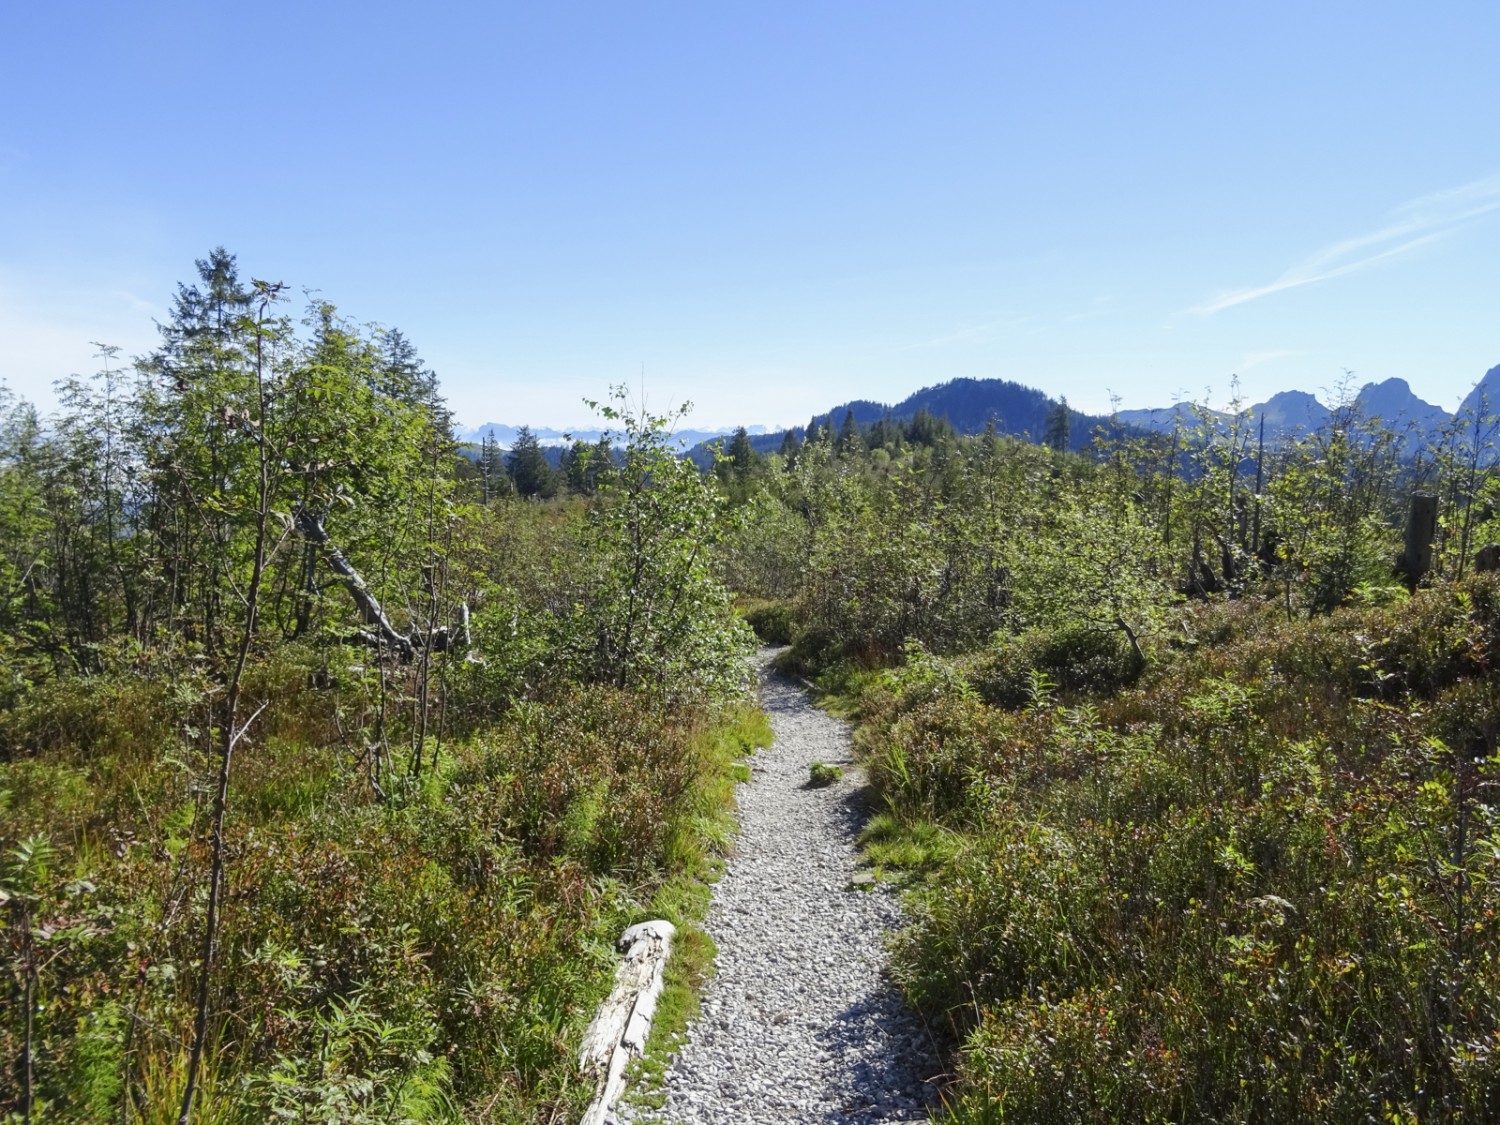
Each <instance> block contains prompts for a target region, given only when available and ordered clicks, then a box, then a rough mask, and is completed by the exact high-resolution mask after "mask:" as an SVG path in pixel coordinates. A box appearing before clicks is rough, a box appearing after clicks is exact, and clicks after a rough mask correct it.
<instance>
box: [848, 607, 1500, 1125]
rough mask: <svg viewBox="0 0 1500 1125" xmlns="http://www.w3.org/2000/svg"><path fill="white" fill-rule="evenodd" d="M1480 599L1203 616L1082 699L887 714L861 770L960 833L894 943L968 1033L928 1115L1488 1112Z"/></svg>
mask: <svg viewBox="0 0 1500 1125" xmlns="http://www.w3.org/2000/svg"><path fill="white" fill-rule="evenodd" d="M1488 598H1489V593H1488V586H1487V585H1486V586H1485V587H1484V588H1483V590H1482V591H1481V589H1480V588H1479V587H1465V588H1460V589H1457V590H1453V589H1448V590H1433V591H1429V592H1422V593H1420V594H1419V595H1418V596H1417V597H1414V598H1412V599H1410V600H1409V601H1402V602H1400V603H1398V604H1394V605H1391V606H1388V607H1385V608H1378V609H1363V610H1355V609H1347V610H1340V611H1336V612H1335V613H1333V614H1332V615H1330V616H1327V617H1320V618H1316V619H1313V620H1310V621H1309V620H1303V621H1296V622H1291V623H1287V622H1285V621H1284V620H1283V621H1282V622H1281V623H1280V624H1277V623H1275V618H1274V617H1266V618H1263V619H1262V618H1254V617H1253V615H1252V618H1247V617H1246V615H1245V613H1244V611H1242V610H1241V609H1240V608H1238V607H1234V606H1225V607H1223V608H1222V611H1217V610H1215V611H1206V613H1207V617H1212V616H1214V614H1215V613H1218V612H1222V613H1223V614H1225V615H1227V616H1228V617H1229V618H1230V619H1231V621H1232V624H1231V626H1230V627H1227V628H1222V629H1221V628H1218V627H1217V626H1215V625H1214V624H1213V622H1212V621H1210V620H1207V618H1202V619H1200V620H1199V621H1198V622H1197V625H1198V626H1200V628H1198V629H1197V631H1198V634H1199V644H1198V646H1197V647H1195V648H1193V649H1191V650H1188V651H1185V652H1182V653H1179V654H1177V655H1176V656H1174V657H1172V658H1171V659H1170V660H1169V661H1167V662H1165V663H1164V664H1163V665H1162V666H1160V667H1158V668H1156V669H1155V670H1153V671H1152V672H1151V673H1150V674H1149V675H1148V676H1147V677H1146V678H1145V679H1144V680H1143V681H1142V686H1141V687H1140V688H1138V689H1137V690H1135V691H1131V692H1125V693H1123V694H1120V695H1118V696H1115V697H1109V698H1103V699H1100V700H1098V701H1097V702H1096V703H1095V704H1094V705H1093V706H1080V707H1075V708H1072V709H1068V708H1062V707H1056V706H1048V707H1043V708H1032V709H1029V710H1027V711H1025V712H1020V713H1010V714H1006V713H1002V712H998V711H993V710H991V709H990V708H988V707H986V706H984V705H983V704H980V703H977V702H975V701H973V700H966V699H965V697H964V696H962V695H961V694H960V695H954V694H951V693H949V694H944V695H941V696H940V697H938V698H936V699H933V700H930V701H928V702H926V703H923V704H921V705H919V706H916V707H914V708H912V709H910V710H908V711H905V712H904V713H901V714H900V715H899V717H898V718H896V719H895V720H894V721H893V722H892V723H890V725H889V728H888V730H887V731H886V732H885V733H884V734H883V735H882V744H883V742H884V741H887V740H888V741H889V743H890V744H891V745H892V746H897V747H900V748H901V752H902V754H903V755H904V763H905V764H904V771H905V772H904V773H903V772H900V771H896V770H893V769H892V766H891V763H890V762H888V761H886V760H884V759H882V758H881V756H880V755H881V753H883V752H884V753H889V751H882V750H880V749H879V748H877V750H876V751H875V754H876V756H875V759H874V764H875V765H876V766H877V767H878V769H879V771H880V772H879V775H878V776H880V777H881V779H882V780H881V784H882V787H883V788H884V789H886V790H888V791H889V792H891V793H896V794H900V795H902V796H903V799H904V800H905V801H906V802H907V803H906V805H905V806H904V807H903V808H902V811H903V812H904V813H906V814H908V815H913V816H926V817H930V816H939V817H946V818H947V819H948V821H949V822H950V823H959V824H967V825H968V826H969V831H968V832H967V834H966V835H965V837H964V839H963V843H962V844H961V846H960V848H959V850H958V851H957V853H956V854H955V855H954V856H953V858H952V859H951V860H950V861H949V862H947V863H946V864H944V865H943V866H942V867H941V868H940V869H939V870H937V871H935V872H934V873H933V874H932V876H931V878H930V881H929V882H928V883H926V884H925V885H923V886H922V887H921V889H919V890H918V891H917V892H916V893H915V898H914V900H913V902H912V918H913V922H912V925H911V927H910V928H909V929H908V930H907V931H906V933H905V934H903V935H902V936H901V937H900V939H899V940H898V944H897V948H896V953H895V962H894V971H895V973H896V975H897V977H898V979H899V980H900V982H901V984H902V985H903V987H904V988H905V989H906V991H907V992H908V994H909V995H910V996H911V997H912V999H913V1000H914V1001H915V1002H916V1003H918V1004H919V1005H920V1006H921V1007H922V1008H923V1010H924V1011H926V1012H927V1013H928V1015H929V1018H932V1019H935V1020H937V1021H939V1022H941V1023H943V1024H946V1025H947V1026H949V1027H950V1028H952V1030H953V1031H954V1033H955V1035H956V1036H957V1037H959V1038H960V1039H961V1040H962V1041H963V1043H964V1046H963V1049H962V1052H961V1058H960V1063H959V1068H958V1069H959V1081H958V1084H957V1086H956V1087H955V1090H954V1095H953V1097H952V1100H951V1101H950V1113H951V1118H952V1120H954V1121H959V1122H967V1121H976V1122H996V1121H1002V1120H1003V1121H1005V1122H1038V1123H1040V1122H1052V1121H1058V1120H1089V1121H1100V1122H1127V1121H1129V1122H1136V1121H1153V1122H1169V1121H1183V1120H1212V1121H1231V1122H1247V1123H1248V1122H1252V1121H1294V1120H1296V1121H1300V1120H1313V1119H1315V1120H1320V1121H1336V1122H1355V1121H1367V1120H1382V1119H1383V1120H1419V1119H1420V1120H1461V1121H1476V1122H1477V1121H1485V1120H1491V1119H1493V1118H1494V1116H1495V1115H1496V1113H1497V1112H1500V1073H1497V1072H1496V1071H1495V1069H1494V1065H1493V1063H1492V1061H1491V1060H1492V1058H1493V1054H1492V1052H1491V1051H1490V1049H1489V1047H1488V1044H1490V1043H1492V1042H1494V1041H1496V1039H1497V1038H1500V969H1497V967H1496V965H1495V963H1494V959H1493V958H1492V957H1490V956H1489V955H1488V953H1487V952H1486V951H1487V950H1490V949H1493V948H1494V947H1495V943H1496V942H1497V941H1500V921H1497V919H1500V865H1497V859H1496V854H1495V852H1494V849H1493V848H1491V847H1489V844H1488V841H1489V840H1490V838H1491V836H1492V835H1493V834H1494V833H1495V831H1496V830H1497V829H1500V820H1497V812H1496V809H1495V807H1494V806H1493V805H1492V803H1491V802H1490V800H1489V798H1488V797H1487V796H1486V794H1487V793H1488V787H1489V786H1490V785H1492V784H1494V783H1495V782H1494V779H1495V778H1496V777H1500V757H1497V756H1496V755H1495V751H1494V747H1495V741H1494V738H1495V734H1496V732H1497V731H1500V720H1497V719H1496V716H1497V715H1500V695H1497V692H1496V671H1495V670H1494V669H1493V667H1492V665H1491V663H1490V657H1489V655H1488V651H1487V650H1486V649H1485V648H1484V647H1483V646H1482V644H1480V643H1478V641H1479V638H1481V637H1483V636H1485V635H1486V634H1487V631H1488V630H1489V629H1490V628H1491V627H1492V618H1490V616H1489V614H1488V611H1487V608H1484V607H1486V606H1487V605H1488V600H1487V599H1488ZM1205 639H1206V640H1205ZM867 737H870V738H873V737H874V735H873V733H872V734H869V735H867ZM955 810H957V812H956V813H955Z"/></svg>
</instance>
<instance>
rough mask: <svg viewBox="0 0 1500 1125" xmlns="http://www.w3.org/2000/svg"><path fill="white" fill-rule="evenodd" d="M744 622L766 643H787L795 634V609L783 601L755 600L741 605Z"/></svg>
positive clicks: (789, 642)
mask: <svg viewBox="0 0 1500 1125" xmlns="http://www.w3.org/2000/svg"><path fill="white" fill-rule="evenodd" d="M740 613H741V616H742V617H743V618H744V621H745V624H746V625H748V626H750V628H751V629H753V630H755V635H756V637H757V638H759V640H760V641H761V642H762V643H764V644H768V645H787V644H791V643H792V639H793V638H794V637H795V636H796V631H797V617H796V612H795V610H794V609H793V608H792V607H791V606H790V605H788V604H787V603H785V602H757V603H751V604H749V605H742V606H741V608H740Z"/></svg>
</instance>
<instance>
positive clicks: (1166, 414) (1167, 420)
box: [1115, 402, 1229, 433]
mask: <svg viewBox="0 0 1500 1125" xmlns="http://www.w3.org/2000/svg"><path fill="white" fill-rule="evenodd" d="M1208 413H1209V415H1210V416H1211V417H1213V418H1214V419H1215V420H1217V421H1220V422H1223V421H1227V420H1228V418H1229V415H1228V414H1225V413H1224V412H1223V411H1221V410H1210V411H1209V412H1208ZM1198 414H1199V408H1197V407H1195V406H1194V405H1193V404H1192V403H1190V402H1179V403H1178V404H1177V405H1176V406H1159V407H1156V408H1155V409H1152V410H1121V411H1118V412H1116V414H1115V419H1116V420H1117V421H1118V422H1119V423H1120V424H1121V425H1123V426H1134V427H1135V428H1136V429H1139V430H1151V431H1152V432H1154V433H1171V432H1172V431H1173V430H1175V429H1177V428H1178V427H1179V426H1183V427H1186V426H1194V425H1197V424H1198Z"/></svg>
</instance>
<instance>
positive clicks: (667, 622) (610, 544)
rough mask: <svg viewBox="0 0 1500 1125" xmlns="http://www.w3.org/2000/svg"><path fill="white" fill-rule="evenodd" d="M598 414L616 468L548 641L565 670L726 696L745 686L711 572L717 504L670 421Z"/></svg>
mask: <svg viewBox="0 0 1500 1125" xmlns="http://www.w3.org/2000/svg"><path fill="white" fill-rule="evenodd" d="M615 401H616V403H617V405H615V406H605V407H603V408H601V409H602V413H603V414H604V416H605V418H606V419H608V420H609V421H610V422H611V423H614V424H618V425H619V426H620V427H621V431H622V432H621V438H622V439H623V446H622V448H621V450H620V457H619V465H618V467H617V468H616V469H615V470H614V471H612V472H611V473H610V474H609V475H608V477H607V478H605V479H604V480H602V481H601V482H600V484H599V487H598V491H597V493H596V495H595V496H594V499H593V501H592V503H591V504H590V505H589V508H588V512H587V516H586V518H585V519H584V521H583V524H582V526H581V528H580V534H579V541H578V547H577V555H576V556H575V565H576V566H577V569H578V572H579V573H578V574H577V576H576V577H575V578H574V579H573V582H572V587H573V591H574V593H573V598H574V600H573V604H572V605H571V606H570V607H569V611H568V615H567V618H566V619H565V620H564V621H563V623H562V625H561V629H562V633H561V635H560V637H559V639H558V642H557V645H558V648H559V649H560V650H562V651H563V652H564V653H565V654H566V656H565V659H566V661H567V665H568V667H569V669H570V671H571V672H572V674H574V675H576V676H577V677H579V678H581V679H584V680H591V681H595V682H600V683H609V684H614V685H615V686H617V687H620V688H629V689H644V690H648V691H652V692H657V693H660V694H662V695H664V696H667V697H669V698H686V697H703V698H720V699H723V698H731V697H734V696H736V695H740V694H742V693H743V692H744V690H745V688H746V684H747V672H746V664H745V660H746V658H747V656H748V648H749V641H750V635H749V630H748V629H747V628H746V627H745V625H744V624H743V623H742V622H741V621H740V620H739V618H738V617H737V616H736V615H735V614H734V612H733V609H732V605H731V597H730V594H729V591H728V590H727V589H726V588H725V587H724V586H723V585H722V584H721V583H720V582H719V581H718V580H717V577H716V576H715V574H714V567H713V548H714V547H715V545H716V544H717V543H718V542H719V540H720V538H721V537H722V535H723V533H724V530H725V527H726V524H727V515H726V512H725V503H724V500H723V498H722V497H721V495H720V494H719V492H718V491H717V489H715V487H714V486H713V484H712V482H711V481H709V480H705V479H704V478H703V477H701V476H700V475H699V474H698V472H697V470H696V469H695V468H694V467H693V465H692V463H691V462H690V461H687V460H685V459H682V458H679V457H677V456H676V455H675V454H674V453H673V452H672V451H671V450H670V449H669V448H668V444H667V443H668V435H669V431H668V427H669V425H670V422H671V420H670V419H668V418H665V417H654V416H651V415H647V414H644V413H637V412H635V411H634V410H632V409H631V407H630V405H629V403H628V399H627V395H626V392H625V390H624V389H623V388H621V389H620V390H618V391H617V392H616V396H615Z"/></svg>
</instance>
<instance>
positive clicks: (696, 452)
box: [689, 379, 1112, 464]
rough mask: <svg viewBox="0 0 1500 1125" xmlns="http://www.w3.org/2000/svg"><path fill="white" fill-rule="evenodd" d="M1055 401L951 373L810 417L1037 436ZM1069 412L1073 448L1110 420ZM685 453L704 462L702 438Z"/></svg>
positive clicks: (769, 443) (772, 445) (800, 430)
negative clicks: (936, 422) (927, 423)
mask: <svg viewBox="0 0 1500 1125" xmlns="http://www.w3.org/2000/svg"><path fill="white" fill-rule="evenodd" d="M1057 404H1058V400H1056V399H1054V398H1052V397H1050V396H1049V395H1047V394H1046V393H1045V392H1043V391H1039V390H1037V389H1036V388H1035V387H1028V386H1025V385H1023V384H1021V383H1013V382H1011V381H1010V380H1008V379H953V380H950V381H949V382H947V383H938V384H936V385H935V386H931V387H923V388H922V389H921V390H920V391H917V392H916V393H915V394H912V395H908V396H907V397H906V398H904V399H902V400H901V401H900V402H898V403H895V404H894V405H889V404H886V403H883V402H872V401H871V400H869V399H854V400H852V401H850V402H844V403H840V404H839V405H838V406H834V407H831V408H830V409H828V410H822V411H819V412H818V413H817V414H815V415H813V419H816V421H817V422H818V423H819V424H820V425H828V424H829V423H830V422H831V423H832V425H833V427H834V429H838V428H839V427H840V426H842V425H843V424H844V418H845V416H846V415H848V414H850V413H853V415H854V420H855V422H857V423H858V424H859V425H860V426H870V425H873V424H874V423H876V422H878V421H880V420H881V419H882V418H886V419H890V420H891V421H893V422H904V421H907V420H909V419H911V418H913V417H914V416H915V415H916V414H917V413H918V412H921V411H925V412H926V413H928V414H931V415H933V416H934V417H936V418H941V419H943V420H945V421H947V422H948V423H949V424H950V425H951V426H952V427H953V428H954V429H955V430H957V431H958V432H959V433H961V434H977V433H981V432H983V430H984V429H985V427H986V426H988V425H989V423H990V422H991V421H993V422H994V423H995V429H997V430H998V431H999V432H1000V433H1002V434H1010V435H1011V436H1013V437H1020V438H1026V439H1028V440H1030V441H1040V440H1041V439H1042V436H1043V435H1044V434H1045V433H1046V429H1047V416H1048V415H1049V414H1050V413H1051V412H1052V410H1053V409H1054V408H1056V406H1057ZM1070 417H1071V423H1070V426H1069V445H1070V446H1071V447H1072V448H1074V449H1081V448H1083V447H1084V446H1086V445H1087V444H1088V443H1089V442H1090V441H1091V440H1092V439H1093V436H1094V431H1095V430H1096V429H1097V428H1099V427H1100V426H1109V425H1111V424H1112V423H1111V420H1110V419H1109V418H1106V417H1104V416H1103V415H1100V414H1086V413H1083V412H1081V411H1077V410H1074V411H1072V412H1071V415H1070ZM809 421H810V422H811V421H812V419H810V420H809ZM805 432H806V431H805V428H804V427H802V426H796V427H793V429H792V433H794V434H796V436H797V437H798V439H799V440H800V439H801V438H802V436H803V435H804V433H805ZM786 434H787V431H786V430H777V431H775V432H772V433H765V434H760V435H755V436H752V437H751V439H750V444H751V446H752V447H753V448H754V449H755V450H756V452H758V453H774V452H776V451H777V450H778V449H780V448H781V443H782V441H783V440H784V439H785V437H786ZM689 456H691V457H692V458H693V460H695V461H697V462H698V463H699V464H708V463H711V460H712V458H711V457H710V456H709V453H708V449H707V446H706V444H705V445H700V446H698V447H696V448H694V449H693V450H692V451H691V452H690V453H689Z"/></svg>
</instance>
